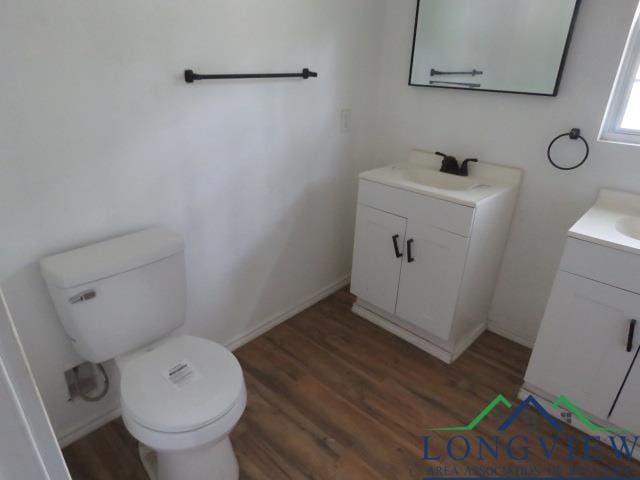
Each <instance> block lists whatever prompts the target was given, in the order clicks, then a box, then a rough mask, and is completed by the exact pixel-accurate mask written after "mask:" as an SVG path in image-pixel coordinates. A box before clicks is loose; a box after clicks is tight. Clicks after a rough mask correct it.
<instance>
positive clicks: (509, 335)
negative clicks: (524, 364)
mask: <svg viewBox="0 0 640 480" xmlns="http://www.w3.org/2000/svg"><path fill="white" fill-rule="evenodd" d="M489 331H490V332H492V333H495V334H496V335H500V336H501V337H504V338H506V339H507V340H511V341H512V342H515V343H517V344H519V345H522V346H523V347H527V348H533V344H534V343H536V341H535V339H530V338H527V337H523V336H521V335H518V334H517V333H513V332H511V331H509V330H507V329H506V328H502V327H499V326H498V325H496V324H494V323H492V322H490V323H489Z"/></svg>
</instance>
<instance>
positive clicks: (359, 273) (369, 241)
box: [351, 205, 407, 313]
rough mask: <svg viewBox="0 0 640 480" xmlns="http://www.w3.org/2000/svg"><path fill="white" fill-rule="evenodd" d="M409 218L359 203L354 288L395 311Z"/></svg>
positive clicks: (374, 302)
mask: <svg viewBox="0 0 640 480" xmlns="http://www.w3.org/2000/svg"><path fill="white" fill-rule="evenodd" d="M406 229H407V220H406V218H403V217H399V216H397V215H393V214H391V213H387V212H383V211H381V210H376V209H374V208H371V207H367V206H365V205H358V213H357V217H356V235H355V247H354V251H353V268H352V272H351V292H352V293H353V294H354V295H356V296H357V297H358V298H360V299H362V300H364V301H365V302H368V303H371V304H372V305H374V306H376V307H378V308H381V309H382V310H384V311H386V312H389V313H394V312H395V309H396V297H397V294H398V281H399V279H400V269H401V267H402V256H403V255H404V245H405V233H406Z"/></svg>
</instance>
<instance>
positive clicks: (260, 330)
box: [225, 273, 351, 350]
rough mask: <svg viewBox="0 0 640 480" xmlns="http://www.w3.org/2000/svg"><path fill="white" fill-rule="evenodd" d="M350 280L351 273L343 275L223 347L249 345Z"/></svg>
mask: <svg viewBox="0 0 640 480" xmlns="http://www.w3.org/2000/svg"><path fill="white" fill-rule="evenodd" d="M350 280H351V273H348V274H346V275H343V276H342V277H340V278H339V279H338V280H336V281H334V282H332V283H330V284H329V285H327V286H326V287H323V288H321V289H320V290H318V291H317V292H315V293H313V294H311V295H309V296H308V297H307V298H305V299H303V300H302V301H300V302H298V303H297V304H296V305H294V306H293V307H290V308H287V309H285V310H283V311H282V312H280V313H277V314H276V315H273V316H272V317H270V318H268V319H266V320H265V321H264V322H262V323H261V324H260V325H258V326H257V327H255V328H254V329H252V330H251V331H250V332H249V333H245V334H243V335H239V336H237V337H236V338H234V339H233V340H231V341H229V342H227V343H225V346H226V347H227V348H228V349H229V350H236V349H238V348H240V347H242V346H243V345H245V344H247V343H249V342H250V341H251V340H255V339H256V338H258V337H259V336H261V335H264V334H265V333H267V332H268V331H269V330H271V329H272V328H274V327H277V326H278V325H280V324H281V323H282V322H285V321H287V320H289V319H290V318H292V317H295V316H296V315H297V314H299V313H300V312H303V311H304V310H306V309H307V308H309V307H312V306H313V305H315V304H316V303H318V302H319V301H320V300H324V299H325V298H327V297H328V296H329V295H331V294H333V293H335V292H337V291H338V290H340V289H342V288H344V287H346V286H347V285H349V281H350Z"/></svg>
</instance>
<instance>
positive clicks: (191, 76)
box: [184, 68, 318, 83]
mask: <svg viewBox="0 0 640 480" xmlns="http://www.w3.org/2000/svg"><path fill="white" fill-rule="evenodd" d="M317 76H318V74H317V73H316V72H312V71H311V70H309V69H308V68H305V69H303V70H302V72H301V73H232V74H222V75H202V74H199V73H194V71H193V70H185V71H184V79H185V81H186V82H187V83H193V82H195V81H197V80H228V79H241V78H303V79H304V80H307V79H308V78H316V77H317Z"/></svg>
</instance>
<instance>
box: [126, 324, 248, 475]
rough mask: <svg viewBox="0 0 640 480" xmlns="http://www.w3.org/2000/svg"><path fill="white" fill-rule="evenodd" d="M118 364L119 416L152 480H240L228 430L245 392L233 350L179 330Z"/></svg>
mask: <svg viewBox="0 0 640 480" xmlns="http://www.w3.org/2000/svg"><path fill="white" fill-rule="evenodd" d="M130 357H132V358H130ZM116 363H117V364H118V367H119V369H120V375H121V381H120V402H121V406H122V418H123V420H124V423H125V425H126V427H127V430H128V431H129V433H131V435H132V436H133V437H134V438H136V439H137V440H138V441H139V442H140V444H141V445H142V446H144V447H146V448H144V447H141V449H140V456H141V460H142V463H143V465H144V467H145V469H146V471H147V474H148V475H149V477H150V478H151V479H152V480H178V479H179V480H205V479H206V480H209V479H215V480H236V479H237V478H238V476H239V469H238V463H237V461H236V457H235V455H234V453H233V449H232V447H231V443H230V441H229V433H230V432H231V430H232V429H233V427H234V426H235V425H236V423H237V422H238V420H239V419H240V417H241V416H242V413H243V412H244V409H245V406H246V399H247V395H246V389H245V384H244V379H243V375H242V369H241V367H240V364H239V363H238V361H237V360H236V358H235V357H234V356H233V354H232V353H231V352H229V351H228V350H227V349H226V348H224V347H222V346H221V345H218V344H216V343H213V342H210V341H208V340H205V339H202V338H197V337H192V336H188V335H181V336H177V337H171V338H169V339H167V340H166V341H164V342H162V343H160V344H159V345H156V346H154V347H153V348H151V349H148V350H146V351H144V353H141V354H138V353H134V354H133V355H132V356H128V357H127V358H124V359H116Z"/></svg>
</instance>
